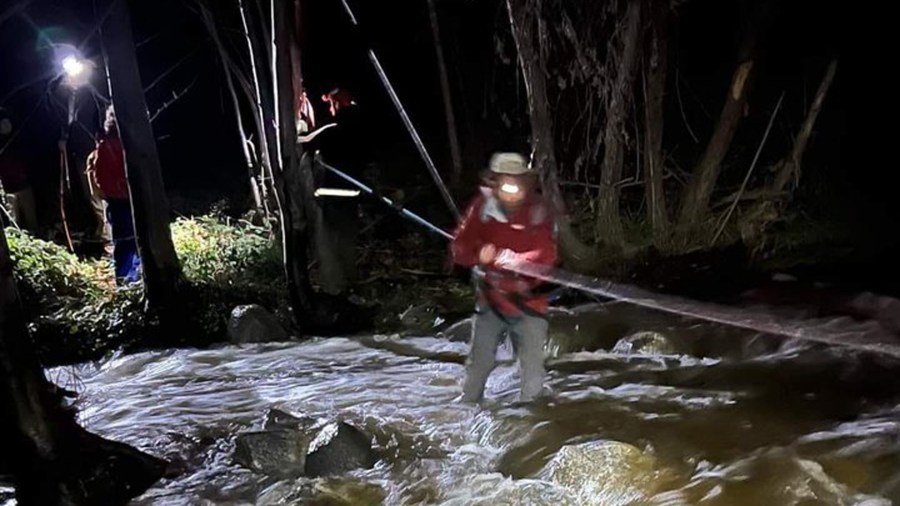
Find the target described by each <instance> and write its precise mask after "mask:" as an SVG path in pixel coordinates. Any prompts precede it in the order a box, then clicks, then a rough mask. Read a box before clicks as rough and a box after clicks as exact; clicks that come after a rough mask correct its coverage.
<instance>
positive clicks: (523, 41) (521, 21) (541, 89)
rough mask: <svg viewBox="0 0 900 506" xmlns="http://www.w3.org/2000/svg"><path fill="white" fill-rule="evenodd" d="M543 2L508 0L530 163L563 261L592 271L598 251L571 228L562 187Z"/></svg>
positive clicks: (539, 0) (577, 267)
mask: <svg viewBox="0 0 900 506" xmlns="http://www.w3.org/2000/svg"><path fill="white" fill-rule="evenodd" d="M540 4H541V0H507V2H506V5H507V9H508V10H509V18H510V24H511V26H512V33H513V38H514V39H515V42H516V49H517V51H518V53H519V65H520V66H521V68H522V76H523V78H524V81H525V91H526V94H527V98H528V117H529V120H530V123H531V150H532V151H531V164H532V166H533V167H534V168H535V170H537V171H538V174H539V175H540V178H541V183H542V187H543V191H544V195H545V197H546V198H547V199H548V200H549V201H550V203H551V205H552V206H553V208H554V212H555V213H556V214H557V220H558V225H559V246H560V251H561V253H562V256H563V260H564V262H566V263H567V264H570V265H571V267H572V268H575V269H578V270H581V271H590V270H593V269H594V268H595V267H596V264H597V260H598V259H597V255H596V252H595V251H594V250H593V249H592V248H590V247H589V246H587V245H585V244H584V243H583V242H582V241H581V240H580V239H579V238H578V237H577V235H576V234H575V231H574V230H573V229H572V224H571V221H570V220H569V217H568V215H567V214H566V213H565V201H564V200H563V196H562V192H561V191H560V188H559V181H558V170H559V169H558V163H557V160H556V148H555V143H554V140H553V129H552V121H553V119H552V118H553V116H552V115H551V113H550V102H549V99H548V97H547V82H546V53H545V51H543V50H542V48H541V47H540V44H541V42H540V41H541V40H542V39H541V38H540V37H539V32H540V26H539V23H541V21H540Z"/></svg>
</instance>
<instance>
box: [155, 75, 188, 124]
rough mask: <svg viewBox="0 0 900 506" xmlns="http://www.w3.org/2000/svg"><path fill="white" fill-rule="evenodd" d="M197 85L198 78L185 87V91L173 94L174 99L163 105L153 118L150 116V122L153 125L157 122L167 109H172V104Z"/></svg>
mask: <svg viewBox="0 0 900 506" xmlns="http://www.w3.org/2000/svg"><path fill="white" fill-rule="evenodd" d="M195 84H197V78H196V77H195V78H194V80H193V81H191V84H189V85H187V87H185V88H184V89H183V90H181V92H180V93H175V92H172V98H171V99H170V100H169V101H168V102H165V103H163V105H162V106H161V107H160V108H159V109H157V110H156V112H155V113H153V115H152V116H150V122H151V123H152V122H153V120H155V119H156V117H157V116H159V115H160V114H162V112H163V111H165V110H166V109H168V108H169V107H171V106H172V104H174V103H175V102H177V101H178V100H179V99H180V98H181V97H183V96H184V95H185V93H187V92H188V91H190V89H191V88H193V87H194V85H195Z"/></svg>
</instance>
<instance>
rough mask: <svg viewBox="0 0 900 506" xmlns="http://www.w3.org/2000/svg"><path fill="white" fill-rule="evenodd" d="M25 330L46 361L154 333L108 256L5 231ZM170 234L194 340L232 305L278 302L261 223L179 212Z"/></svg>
mask: <svg viewBox="0 0 900 506" xmlns="http://www.w3.org/2000/svg"><path fill="white" fill-rule="evenodd" d="M6 233H7V237H8V242H9V246H10V254H11V256H12V259H13V261H14V263H15V269H16V276H17V279H18V285H19V290H20V293H21V296H22V299H23V303H24V306H25V309H26V316H27V317H28V320H29V327H30V330H31V332H32V336H33V337H34V339H35V342H36V344H37V346H38V349H39V351H40V353H41V354H42V355H43V356H44V357H45V359H46V360H47V362H48V363H61V362H70V361H76V360H85V359H90V358H95V357H97V356H99V355H102V354H103V353H106V352H109V351H112V350H115V349H117V348H120V347H122V346H129V345H132V344H140V345H150V344H152V340H153V336H152V331H153V329H151V328H150V327H151V326H150V325H149V324H148V322H147V321H146V318H145V316H144V312H143V309H142V290H141V287H140V285H132V286H130V287H122V288H120V287H116V284H115V279H114V275H113V266H112V262H111V260H108V259H103V260H82V259H79V258H78V257H77V256H75V255H73V254H71V253H70V252H69V251H68V250H66V248H65V247H63V246H60V245H57V244H54V243H51V242H47V241H43V240H41V239H37V238H35V237H32V236H30V235H28V234H27V233H24V232H21V231H18V230H15V229H12V228H9V229H7V231H6ZM172 238H173V242H174V244H175V249H176V252H177V253H178V257H179V260H180V261H181V265H182V270H183V273H184V278H185V282H186V285H185V286H184V287H183V292H184V293H183V295H184V303H185V304H187V305H189V306H190V307H189V311H188V313H187V314H191V315H192V318H191V319H192V320H193V321H192V322H190V323H192V324H193V325H192V326H191V329H192V331H193V330H194V329H197V330H199V331H200V333H201V334H204V335H195V336H190V337H191V339H192V340H194V341H196V342H197V343H207V342H211V341H215V340H219V339H221V338H222V336H223V335H224V330H225V323H226V321H227V317H228V314H229V311H230V310H231V308H232V307H234V306H235V305H237V304H244V303H249V302H255V303H262V304H263V305H269V306H270V307H276V306H278V305H280V304H283V303H284V301H285V300H286V297H285V296H284V292H283V290H284V281H283V277H282V276H283V275H282V272H283V271H282V269H281V262H280V260H279V257H278V250H277V247H276V245H275V243H274V241H273V239H272V237H271V235H270V234H269V232H268V231H267V230H266V229H263V228H260V227H255V226H252V225H249V224H244V223H240V224H238V225H231V224H228V223H223V222H222V221H220V220H218V219H216V218H213V217H200V218H193V219H191V218H181V219H179V220H177V221H176V222H175V223H174V224H173V225H172Z"/></svg>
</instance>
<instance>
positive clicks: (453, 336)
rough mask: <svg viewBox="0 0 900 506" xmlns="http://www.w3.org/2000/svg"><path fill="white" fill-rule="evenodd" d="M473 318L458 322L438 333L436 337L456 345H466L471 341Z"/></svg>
mask: <svg viewBox="0 0 900 506" xmlns="http://www.w3.org/2000/svg"><path fill="white" fill-rule="evenodd" d="M473 320H474V319H473V318H466V319H464V320H460V321H458V322H456V323H454V324H452V325H450V326H449V327H447V328H445V329H443V330H442V331H440V332H438V334H437V335H438V337H443V338H444V339H447V340H449V341H452V342H456V343H467V342H469V340H471V339H472V322H473Z"/></svg>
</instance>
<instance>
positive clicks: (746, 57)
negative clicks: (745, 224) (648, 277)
mask: <svg viewBox="0 0 900 506" xmlns="http://www.w3.org/2000/svg"><path fill="white" fill-rule="evenodd" d="M763 3H764V2H763ZM754 7H755V8H759V12H757V13H756V14H760V13H762V11H764V9H765V8H766V6H765V5H762V6H761V7H756V6H754ZM753 18H754V19H751V20H750V21H749V22H748V23H747V25H746V28H745V30H744V35H743V40H742V41H741V46H740V50H739V52H738V62H739V63H738V66H737V68H736V69H735V71H734V73H733V75H732V77H731V85H730V86H729V87H728V94H727V95H726V96H725V104H724V105H723V106H722V111H721V113H720V114H719V120H718V122H717V123H716V126H715V129H714V130H713V133H712V136H711V137H710V139H709V143H708V144H707V145H706V149H705V150H704V152H703V155H702V156H701V157H700V160H699V161H698V162H697V165H696V166H695V167H694V170H693V172H692V173H691V179H690V181H689V182H688V185H687V187H686V188H685V190H684V197H683V199H682V203H681V212H680V215H679V218H678V228H679V230H680V231H681V233H682V234H684V237H683V238H684V239H685V240H689V235H690V234H691V232H693V231H695V230H697V229H698V227H699V226H700V225H701V222H702V220H703V218H704V217H705V216H706V213H707V210H708V206H709V199H710V197H711V196H712V192H713V190H714V189H715V186H716V181H717V180H718V178H719V172H720V170H721V166H722V160H723V159H724V158H725V155H726V154H727V153H728V149H729V148H730V147H731V140H732V139H733V138H734V133H735V132H736V131H737V127H738V125H739V124H740V121H741V117H742V116H743V114H744V107H745V105H746V103H747V95H748V92H749V88H750V84H751V77H752V71H753V65H754V55H755V53H756V46H757V35H758V33H757V32H758V31H759V30H760V29H761V26H760V24H761V23H759V21H761V19H760V17H759V16H753ZM754 21H756V22H754Z"/></svg>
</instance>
